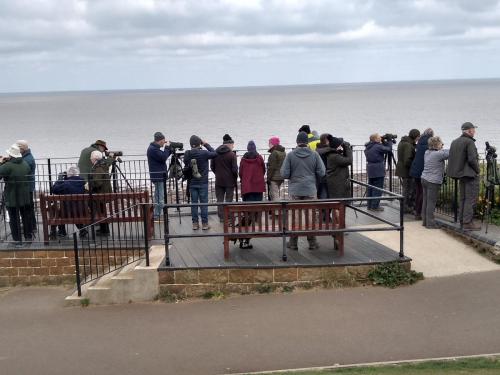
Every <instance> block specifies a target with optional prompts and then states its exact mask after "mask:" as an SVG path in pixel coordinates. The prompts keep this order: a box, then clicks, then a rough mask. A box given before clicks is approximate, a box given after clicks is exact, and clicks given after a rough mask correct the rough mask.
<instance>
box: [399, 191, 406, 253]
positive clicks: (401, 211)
mask: <svg viewBox="0 0 500 375" xmlns="http://www.w3.org/2000/svg"><path fill="white" fill-rule="evenodd" d="M404 219H405V212H404V198H399V226H400V227H401V228H400V229H399V257H400V258H403V257H404V256H405V252H404Z"/></svg>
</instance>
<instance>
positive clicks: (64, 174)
mask: <svg viewBox="0 0 500 375" xmlns="http://www.w3.org/2000/svg"><path fill="white" fill-rule="evenodd" d="M67 179H68V173H67V172H61V173H59V174H58V175H57V181H64V180H67Z"/></svg>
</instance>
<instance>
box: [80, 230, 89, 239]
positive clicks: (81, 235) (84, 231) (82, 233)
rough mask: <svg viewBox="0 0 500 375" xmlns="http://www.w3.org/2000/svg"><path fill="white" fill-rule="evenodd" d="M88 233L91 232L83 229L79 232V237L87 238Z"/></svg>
mask: <svg viewBox="0 0 500 375" xmlns="http://www.w3.org/2000/svg"><path fill="white" fill-rule="evenodd" d="M88 235H89V232H87V231H86V230H81V231H80V234H78V237H80V238H86V237H87V236H88Z"/></svg>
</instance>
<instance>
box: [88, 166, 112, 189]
mask: <svg viewBox="0 0 500 375" xmlns="http://www.w3.org/2000/svg"><path fill="white" fill-rule="evenodd" d="M89 189H90V192H91V193H93V194H101V193H112V192H113V189H111V175H110V174H109V165H108V164H107V163H106V161H105V160H99V161H98V162H97V163H95V164H94V165H93V166H92V169H91V171H90V178H89Z"/></svg>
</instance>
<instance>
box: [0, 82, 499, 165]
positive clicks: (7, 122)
mask: <svg viewBox="0 0 500 375" xmlns="http://www.w3.org/2000/svg"><path fill="white" fill-rule="evenodd" d="M465 121H471V122H472V123H474V124H475V125H477V126H478V129H477V133H476V139H477V146H478V149H480V150H484V142H485V141H489V142H490V143H491V144H493V145H496V146H500V79H484V80H448V81H418V82H386V83H353V84H324V85H323V84H322V85H300V86H272V87H271V86H270V87H238V88H202V89H165V90H133V91H85V92H53V93H22V94H8V93H4V94H0V130H1V132H0V154H4V151H3V150H6V149H7V148H8V147H9V146H10V145H11V144H12V143H13V142H15V141H16V140H18V139H25V140H27V141H28V142H29V144H30V147H31V149H32V152H33V154H34V155H35V157H36V158H66V157H75V156H78V155H79V153H80V151H81V149H83V148H84V147H87V146H89V145H90V144H92V143H93V142H94V141H95V140H97V139H102V140H105V141H106V142H107V144H108V147H109V149H110V150H117V151H123V153H124V155H125V156H124V158H127V157H131V158H132V157H134V158H135V157H137V156H143V155H145V152H146V149H147V147H148V145H149V143H150V142H151V141H152V139H153V134H154V133H155V132H157V131H161V132H162V133H164V134H165V136H166V138H167V139H169V140H172V141H176V142H182V143H184V144H185V145H186V146H187V147H189V137H190V136H191V135H193V134H196V135H198V136H200V137H201V138H202V139H204V140H206V141H207V142H209V143H210V144H211V145H212V146H214V147H216V146H218V145H220V144H221V143H222V137H223V135H224V134H226V133H228V134H230V135H231V137H232V138H233V139H234V140H235V144H236V148H237V149H246V146H247V143H248V141H249V140H253V141H255V143H256V144H257V147H258V148H259V149H267V146H268V139H269V138H270V137H271V136H278V137H280V139H281V142H282V144H283V145H284V146H286V147H293V146H294V144H295V138H296V135H297V131H298V129H299V127H300V126H301V125H303V124H309V125H310V127H311V129H313V130H316V131H317V132H318V133H320V134H321V133H330V134H333V135H334V136H337V137H342V138H344V139H345V140H347V141H349V142H351V143H352V144H357V145H363V144H364V143H365V142H367V141H368V138H369V136H370V134H372V133H376V132H378V133H394V134H397V135H398V137H399V138H401V136H403V135H405V134H408V131H409V130H410V129H412V128H417V129H420V130H421V131H423V130H424V129H426V128H429V127H431V128H433V129H434V131H435V133H436V134H437V135H439V136H441V137H442V139H443V141H444V143H445V147H446V145H449V144H450V142H451V141H452V140H453V139H454V138H456V137H457V136H459V135H460V126H461V124H462V123H463V122H465ZM399 138H398V139H399Z"/></svg>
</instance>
